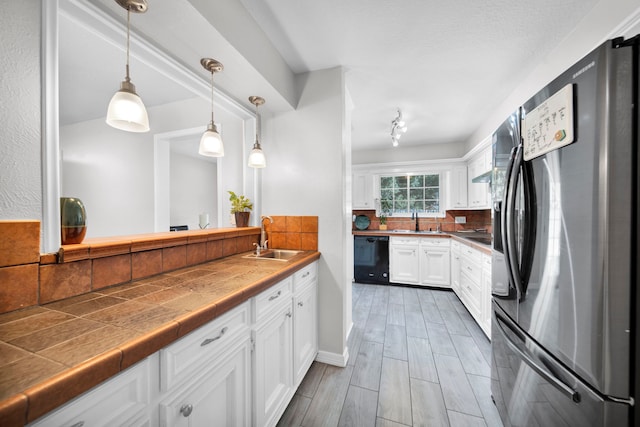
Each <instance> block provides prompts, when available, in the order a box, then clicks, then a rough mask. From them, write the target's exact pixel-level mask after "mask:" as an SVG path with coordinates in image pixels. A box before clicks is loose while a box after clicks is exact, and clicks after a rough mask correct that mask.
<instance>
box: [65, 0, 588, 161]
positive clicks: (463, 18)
mask: <svg viewBox="0 0 640 427" xmlns="http://www.w3.org/2000/svg"><path fill="white" fill-rule="evenodd" d="M189 2H191V3H193V4H197V3H199V4H207V2H205V1H199V0H189ZM235 2H236V3H237V6H238V7H242V6H244V8H246V11H248V13H249V14H250V17H252V19H253V20H255V23H257V26H258V27H259V28H260V29H261V32H262V33H264V35H266V37H267V38H268V39H269V40H270V41H271V44H272V45H273V46H275V49H277V52H279V53H280V55H281V56H282V58H283V59H284V61H285V62H286V65H288V67H289V68H290V69H291V71H292V73H291V75H293V74H298V73H304V72H308V71H314V70H320V69H326V68H332V67H336V66H342V67H344V69H345V70H346V79H347V88H348V91H349V94H350V96H351V99H352V102H353V106H354V109H353V111H352V149H353V150H354V151H360V150H382V149H390V148H391V136H390V131H391V121H392V120H393V119H394V118H395V116H396V114H397V113H396V110H397V109H401V110H402V113H403V116H404V119H405V120H406V122H407V126H408V131H407V132H406V134H404V135H403V136H402V139H401V140H400V146H399V148H398V149H402V148H403V147H409V146H417V145H423V144H438V143H445V144H449V143H467V142H468V140H469V139H470V137H471V135H472V134H473V133H474V132H475V131H476V130H477V129H478V128H479V127H480V126H481V125H482V123H483V122H484V121H486V120H487V118H488V117H489V116H490V114H491V112H492V110H493V109H496V108H497V107H498V106H500V104H501V103H502V102H504V100H505V99H506V98H507V96H508V95H509V94H510V93H511V92H513V90H514V89H515V88H516V87H517V85H518V83H519V82H520V81H521V80H522V79H523V78H524V77H526V76H527V75H528V74H529V73H530V71H531V70H532V69H533V67H535V66H536V65H538V64H539V63H540V62H541V61H543V60H544V58H545V57H546V56H547V55H548V54H549V53H550V52H551V50H552V49H553V48H554V47H555V46H557V45H558V44H559V43H560V41H562V39H563V38H565V37H567V36H568V35H569V33H570V32H571V30H572V29H573V28H574V27H575V26H576V25H577V23H578V22H579V21H580V20H581V19H582V18H583V17H584V16H585V15H586V14H587V13H588V12H589V11H590V10H591V8H592V7H593V6H594V5H595V4H596V3H597V2H598V0H536V1H535V2H522V1H513V0H491V1H489V2H478V1H477V0H457V1H455V2H435V1H433V0H405V1H403V2H390V1H388V0H349V1H344V0H325V1H322V2H309V1H300V0H235ZM96 3H97V4H100V5H101V6H102V7H104V8H106V9H108V10H110V11H111V12H112V14H113V16H114V19H115V20H116V21H119V22H120V25H122V23H121V21H122V19H123V13H122V9H120V8H119V7H118V6H117V5H116V4H115V2H113V1H112V0H96ZM185 4H186V2H184V1H181V2H168V3H165V2H157V1H153V0H150V8H149V12H147V13H146V14H145V15H144V16H138V15H132V26H133V27H136V28H139V29H141V31H142V32H143V33H144V34H145V35H146V36H147V37H148V38H149V40H154V42H156V43H158V44H159V45H160V46H162V47H163V48H165V49H167V51H169V52H177V53H176V55H177V56H178V57H179V58H178V59H179V61H181V62H182V63H184V64H187V66H189V67H190V68H191V69H192V70H193V71H194V72H195V73H196V74H197V75H201V76H202V78H203V80H205V81H206V80H208V78H207V76H206V72H204V71H203V70H202V68H201V67H199V58H200V57H202V56H204V55H203V52H214V53H215V55H220V58H219V59H223V62H224V64H225V72H223V73H220V76H216V80H217V81H218V82H221V83H222V84H221V86H222V87H225V88H227V93H228V94H230V96H231V97H233V98H235V99H239V100H240V102H242V103H243V104H244V105H245V107H247V108H249V109H253V107H252V106H250V105H248V102H247V101H246V98H247V96H248V95H253V94H255V93H259V94H261V95H263V96H264V97H265V98H266V99H267V100H268V102H267V104H265V107H263V113H264V114H268V113H269V112H271V113H273V112H277V111H282V107H281V106H282V105H284V104H286V103H285V102H283V99H284V97H285V95H282V93H278V90H277V88H275V89H274V86H270V85H269V84H267V80H268V78H267V77H265V76H264V75H260V74H259V73H257V72H256V69H255V68H254V67H252V66H247V63H245V60H244V59H243V58H242V56H241V55H239V54H238V53H237V52H233V51H231V50H230V51H228V52H227V51H225V50H224V49H225V47H224V43H223V41H224V38H225V37H224V36H225V34H222V33H221V32H222V31H221V32H218V31H216V30H215V29H214V28H211V29H210V30H208V31H210V32H209V33H206V32H204V33H202V32H201V33H197V35H196V33H193V34H190V31H191V30H192V28H194V29H195V28H201V25H204V24H205V20H204V19H203V17H202V16H201V15H199V14H198V11H197V10H196V9H195V8H193V7H185ZM209 5H210V6H209V7H211V8H212V9H214V8H216V7H223V6H222V5H221V4H220V5H218V4H212V3H209ZM224 7H228V6H224ZM214 12H215V9H214ZM245 13H246V12H245ZM187 21H189V22H187ZM216 27H217V26H216ZM60 28H61V29H60V104H61V109H60V117H61V123H63V124H68V123H75V122H78V121H81V120H88V119H95V118H99V117H103V115H104V112H105V111H106V107H107V104H108V100H109V99H110V98H111V96H112V95H113V93H114V92H115V90H117V88H118V84H119V82H120V81H121V80H122V78H123V77H124V53H123V42H124V38H123V37H124V36H123V35H118V37H115V36H114V39H112V40H106V39H104V38H100V37H96V36H95V35H92V31H91V29H90V28H83V27H82V25H78V23H75V22H71V21H70V20H68V19H66V18H64V17H62V18H61V20H60ZM236 30H238V31H239V29H236ZM245 31H246V28H245ZM217 40H220V41H217ZM251 40H254V39H253V38H252V39H249V40H247V37H245V40H244V43H248V42H249V41H251ZM260 42H264V41H262V40H261V41H260ZM254 44H255V43H254ZM256 45H258V46H259V43H258V44H256ZM265 55H266V54H265ZM214 57H216V58H218V56H214ZM91 58H93V59H91ZM69 70H71V71H69ZM244 70H248V71H247V72H244ZM243 73H244V74H243ZM131 74H132V81H133V83H134V84H136V87H137V89H138V93H139V94H140V95H141V97H142V98H143V100H144V101H145V104H147V107H149V106H153V105H160V104H162V103H165V102H170V101H171V100H176V99H184V98H187V97H193V96H194V93H193V92H188V91H185V89H184V87H182V86H181V85H179V84H176V82H174V81H172V80H171V79H167V78H166V76H162V75H155V73H154V70H153V69H149V68H147V67H146V66H145V64H143V63H139V61H137V60H136V58H135V52H133V53H132V59H131ZM96 82H110V84H96ZM152 83H153V84H152ZM243 91H246V92H247V93H244V92H243ZM236 92H237V93H236ZM265 95H266V96H265ZM96 99H101V100H104V102H101V103H97V102H96ZM71 106H74V108H73V111H72V109H71V108H70V107H71ZM78 107H79V108H78ZM514 107H515V106H514ZM476 142H480V141H473V143H476Z"/></svg>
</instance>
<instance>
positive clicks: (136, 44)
mask: <svg viewBox="0 0 640 427" xmlns="http://www.w3.org/2000/svg"><path fill="white" fill-rule="evenodd" d="M101 6H102V5H100V4H93V3H89V2H86V1H79V0H59V1H57V2H51V4H50V2H45V3H44V4H43V8H46V9H47V10H45V11H44V16H45V25H44V27H45V28H44V30H43V37H44V38H45V39H46V42H45V48H46V50H47V52H45V61H46V64H45V67H48V69H49V70H50V71H51V69H52V68H54V69H55V68H57V69H55V70H54V71H55V73H54V74H55V75H56V76H58V78H57V79H50V80H51V81H47V82H45V86H46V87H45V88H44V92H45V107H44V110H43V111H45V117H44V118H43V119H44V120H45V127H46V131H45V144H46V146H45V149H44V150H43V154H44V160H43V161H44V163H45V164H44V169H43V171H44V176H43V180H44V181H45V182H44V185H43V188H45V193H46V194H45V195H44V201H43V203H44V205H45V210H46V212H45V213H44V215H43V228H44V245H43V247H44V249H45V251H46V252H51V251H56V250H57V248H58V247H59V244H60V240H59V233H60V231H59V230H60V229H59V206H58V200H59V197H60V196H65V197H78V198H80V199H81V200H82V201H83V203H84V204H85V207H86V210H87V224H88V226H87V238H90V237H106V236H124V235H130V234H142V233H151V232H159V231H169V227H170V226H172V225H187V226H188V227H189V229H194V228H199V216H200V214H202V213H205V214H207V215H208V217H209V218H210V225H209V227H213V228H215V227H221V226H229V225H230V223H229V215H228V214H227V213H228V198H227V197H226V194H227V193H226V190H227V189H231V188H235V189H238V190H240V191H243V192H245V193H248V194H252V193H253V191H252V190H251V189H249V190H247V183H246V181H248V179H247V177H248V175H249V174H250V173H251V172H250V171H246V170H245V169H246V167H245V166H244V164H245V163H246V162H245V159H246V155H247V154H246V153H245V152H246V151H247V148H246V147H247V146H248V147H251V144H252V140H253V137H254V134H253V133H252V132H251V130H254V129H255V116H254V114H253V113H252V112H251V111H250V110H248V109H246V108H244V107H243V106H241V105H240V104H238V103H237V102H235V101H233V100H232V99H230V98H229V97H228V96H225V95H224V94H223V93H221V92H220V91H218V90H217V89H216V94H215V97H214V99H215V106H214V108H215V119H216V123H219V129H221V135H222V138H223V140H224V142H225V157H223V158H217V159H215V158H206V157H203V156H199V155H198V154H197V151H198V149H197V147H198V142H199V139H200V135H201V134H202V132H203V131H204V130H205V128H206V124H207V123H208V121H209V120H210V114H211V100H210V99H211V98H210V97H211V87H210V76H209V75H208V73H207V72H206V71H205V70H204V69H203V70H202V72H201V73H200V74H198V73H195V72H194V71H192V70H190V69H188V68H187V67H184V66H182V64H180V63H179V62H177V61H175V60H174V59H173V58H172V57H170V56H169V55H167V54H166V53H164V52H162V51H161V50H160V49H158V48H157V47H155V46H153V45H152V44H151V43H150V42H148V41H146V40H145V39H144V38H143V37H142V36H139V35H137V33H136V30H135V20H136V19H145V18H147V17H146V16H145V14H142V15H135V14H132V19H131V29H132V31H131V58H130V69H131V80H132V82H133V83H134V84H135V85H136V90H137V92H138V94H139V95H140V97H141V98H142V99H143V101H144V103H145V105H146V108H147V111H148V113H149V121H150V127H151V131H150V132H148V133H130V132H124V131H121V130H118V129H114V128H111V127H110V126H109V125H107V124H106V123H105V115H106V110H107V105H108V103H109V100H110V99H111V96H112V95H113V93H115V91H116V90H118V88H119V84H120V81H122V79H123V77H124V70H125V62H126V51H125V48H126V12H125V11H124V10H122V13H121V14H120V16H114V14H113V13H112V12H110V11H108V10H107V9H106V8H103V7H101ZM208 54H209V53H204V54H203V56H208ZM56 63H57V64H58V66H57V67H55V65H56ZM197 66H198V67H199V64H197ZM45 75H50V74H49V73H46V72H45ZM56 89H57V91H56ZM56 98H57V100H56ZM47 112H49V114H47ZM54 112H55V113H57V114H53V113H54ZM56 116H57V120H55V119H54V117H56ZM52 122H54V123H52ZM254 131H255V130H254ZM223 172H224V173H223ZM254 181H255V180H254ZM249 184H250V182H249Z"/></svg>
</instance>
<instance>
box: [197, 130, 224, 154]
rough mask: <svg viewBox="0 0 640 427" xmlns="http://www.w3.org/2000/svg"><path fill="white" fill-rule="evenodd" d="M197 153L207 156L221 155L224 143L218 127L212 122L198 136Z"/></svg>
mask: <svg viewBox="0 0 640 427" xmlns="http://www.w3.org/2000/svg"><path fill="white" fill-rule="evenodd" d="M198 154H200V155H202V156H209V157H223V156H224V145H223V144H222V138H220V134H219V133H218V128H217V127H216V125H215V124H214V123H209V126H207V130H206V131H205V132H204V133H203V134H202V138H200V148H199V149H198Z"/></svg>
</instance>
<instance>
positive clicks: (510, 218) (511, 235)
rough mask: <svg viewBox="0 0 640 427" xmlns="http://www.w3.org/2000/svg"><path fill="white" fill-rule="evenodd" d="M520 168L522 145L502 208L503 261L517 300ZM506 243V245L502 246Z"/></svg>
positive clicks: (519, 284) (520, 293)
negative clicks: (517, 206) (517, 199)
mask: <svg viewBox="0 0 640 427" xmlns="http://www.w3.org/2000/svg"><path fill="white" fill-rule="evenodd" d="M521 166H522V144H520V145H518V147H517V148H516V153H515V156H514V158H513V166H512V167H511V172H510V173H509V181H508V183H507V188H508V190H507V203H506V206H504V207H503V210H504V211H505V228H504V234H505V235H506V242H503V247H504V250H505V259H506V260H507V268H508V270H509V271H510V273H511V279H512V280H513V282H514V284H515V287H516V290H517V294H518V300H522V298H524V293H523V289H522V277H521V275H520V268H519V264H518V250H517V244H516V225H515V218H514V216H515V210H516V189H517V186H518V179H519V177H520V169H521ZM504 243H506V245H504Z"/></svg>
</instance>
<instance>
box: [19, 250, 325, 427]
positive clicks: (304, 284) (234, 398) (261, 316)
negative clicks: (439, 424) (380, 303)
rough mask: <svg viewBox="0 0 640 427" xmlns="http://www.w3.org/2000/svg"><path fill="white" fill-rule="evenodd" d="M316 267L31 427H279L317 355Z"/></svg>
mask: <svg viewBox="0 0 640 427" xmlns="http://www.w3.org/2000/svg"><path fill="white" fill-rule="evenodd" d="M317 265H318V263H317V262H314V263H312V264H309V265H307V266H305V267H304V268H303V269H301V270H299V271H297V272H296V273H294V274H293V275H292V276H290V277H288V278H286V279H284V280H282V281H281V282H279V283H277V284H276V285H274V286H272V287H270V288H269V289H267V290H265V291H263V292H262V293H260V294H258V295H256V296H255V297H253V298H251V299H250V300H249V301H247V302H245V303H243V304H241V305H239V306H237V307H235V308H233V309H232V310H230V311H228V312H227V313H225V314H223V315H222V316H220V317H218V318H216V319H214V320H212V321H211V322H209V323H208V324H206V325H204V326H202V327H200V328H198V329H196V330H195V331H193V332H191V333H189V334H187V335H186V336H184V337H182V338H180V339H179V340H177V341H175V342H173V343H172V344H170V345H169V346H167V347H165V348H163V349H162V350H160V351H159V352H156V353H154V354H153V355H151V356H149V357H148V358H146V359H144V360H142V361H140V362H138V363H137V364H136V365H134V366H132V367H131V368H129V369H127V370H125V371H123V372H121V373H120V374H118V375H116V376H114V377H112V378H111V379H109V380H107V381H105V382H104V383H102V384H100V385H98V386H96V387H94V388H93V389H91V390H89V391H88V392H86V393H84V394H83V395H81V396H79V397H78V398H76V399H74V400H72V401H71V402H69V403H67V404H65V405H64V406H61V407H60V408H58V409H56V410H54V411H51V412H50V413H49V414H47V415H45V416H44V417H41V418H40V419H38V420H36V421H35V422H33V423H32V424H30V426H52V425H53V426H69V427H71V426H74V427H80V426H115V425H123V426H124V425H126V426H140V427H152V426H158V425H159V426H162V427H173V426H194V427H197V426H203V425H216V426H217V425H220V426H274V425H276V423H277V422H278V420H279V418H280V417H281V416H282V413H283V412H284V411H285V409H286V407H287V405H288V404H289V401H290V400H291V398H292V397H293V393H294V392H295V389H296V388H297V387H298V385H299V384H300V382H301V381H302V378H304V376H305V374H306V372H307V370H308V369H309V367H310V366H311V363H312V362H313V360H314V359H315V357H316V354H317V352H318V344H317V337H318V333H317V327H318V326H317V324H318V321H317V310H318V309H317V281H318V278H317Z"/></svg>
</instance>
